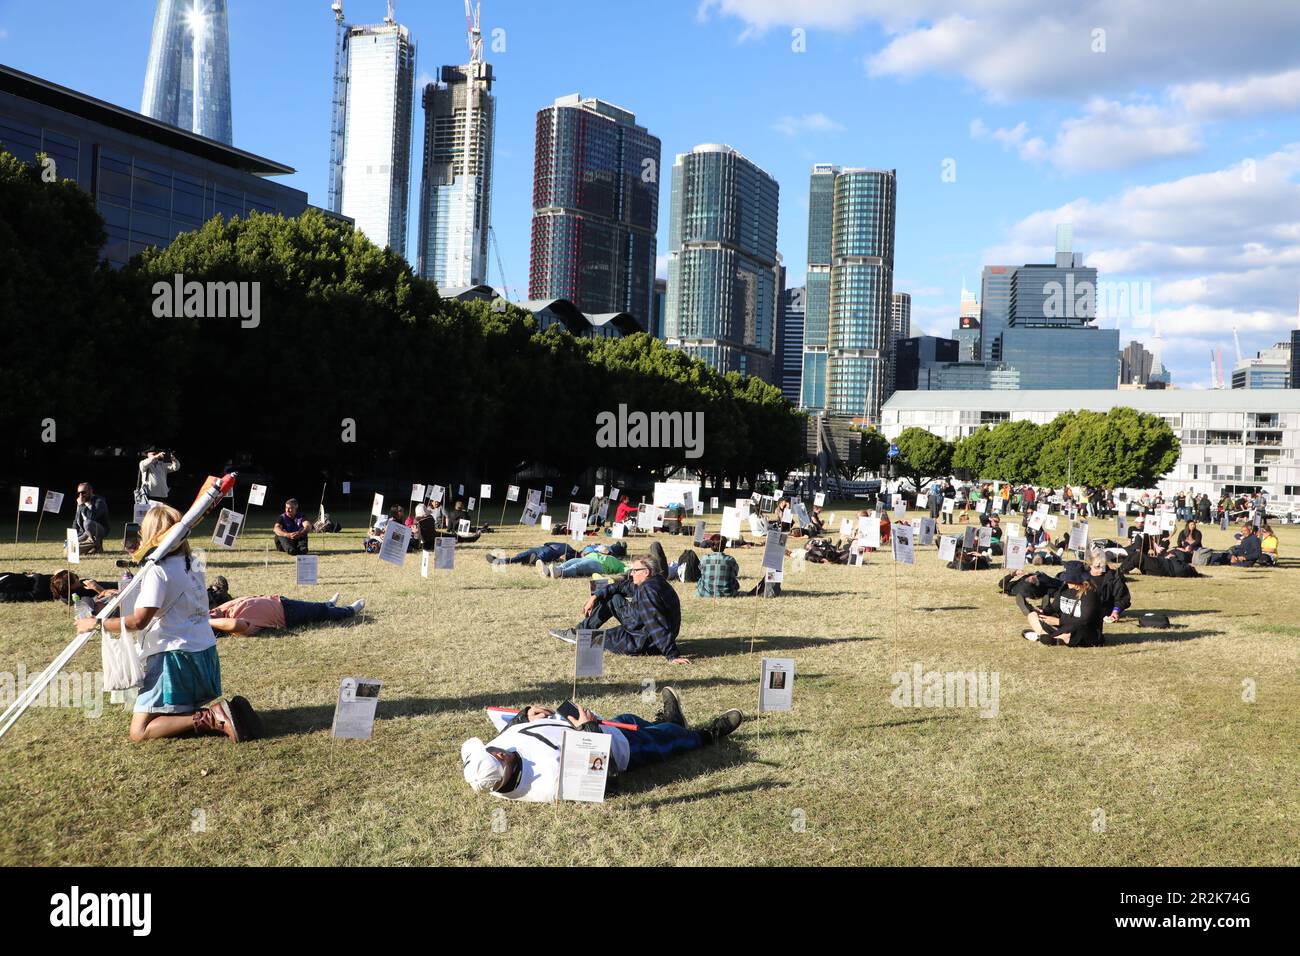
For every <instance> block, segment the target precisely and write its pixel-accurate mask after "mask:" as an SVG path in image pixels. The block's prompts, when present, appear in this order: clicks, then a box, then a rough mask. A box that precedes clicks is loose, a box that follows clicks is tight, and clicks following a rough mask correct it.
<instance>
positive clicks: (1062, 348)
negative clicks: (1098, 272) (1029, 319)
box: [1002, 326, 1119, 389]
mask: <svg viewBox="0 0 1300 956" xmlns="http://www.w3.org/2000/svg"><path fill="white" fill-rule="evenodd" d="M1002 360H1003V362H1004V363H1006V364H1007V365H1010V366H1013V367H1015V368H1016V369H1017V370H1019V373H1020V387H1021V388H1034V389H1038V388H1057V389H1064V388H1096V389H1102V388H1115V387H1116V385H1117V384H1118V382H1119V329H1097V328H1092V327H1083V328H1062V327H1057V328H1020V327H1019V326H1011V327H1010V328H1008V329H1006V330H1005V331H1003V333H1002Z"/></svg>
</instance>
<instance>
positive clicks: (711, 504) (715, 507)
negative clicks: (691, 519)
mask: <svg viewBox="0 0 1300 956" xmlns="http://www.w3.org/2000/svg"><path fill="white" fill-rule="evenodd" d="M709 507H710V508H711V509H713V510H714V511H717V510H718V499H717V498H710V499H709Z"/></svg>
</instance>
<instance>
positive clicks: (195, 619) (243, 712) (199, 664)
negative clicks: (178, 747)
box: [76, 505, 262, 743]
mask: <svg viewBox="0 0 1300 956" xmlns="http://www.w3.org/2000/svg"><path fill="white" fill-rule="evenodd" d="M180 520H181V513H180V512H179V511H177V510H176V509H175V508H171V507H168V506H167V505H155V506H154V507H152V508H150V509H149V512H148V513H147V514H146V515H145V516H144V520H143V521H141V522H140V540H141V541H143V542H144V543H143V544H142V545H141V547H140V549H139V550H138V551H137V552H136V553H135V560H136V561H142V560H144V558H145V557H146V556H147V555H148V554H149V552H151V551H152V550H153V549H154V548H156V547H158V545H159V544H160V543H161V542H162V540H163V538H164V537H166V535H167V532H168V531H169V530H170V529H171V528H172V527H173V526H174V525H175V524H177V522H179V521H180ZM141 574H142V576H143V578H144V580H143V581H141V583H140V586H139V589H138V590H137V592H136V599H135V610H133V611H132V612H131V613H130V614H127V615H126V616H124V617H116V618H106V619H105V620H103V621H100V620H98V619H96V618H94V617H83V618H78V619H77V625H76V626H77V630H78V632H81V633H85V632H87V631H93V630H94V629H95V628H97V627H99V626H100V625H101V624H102V625H103V627H104V630H105V631H106V632H109V633H117V634H120V633H121V632H122V628H123V626H125V627H126V628H127V629H128V630H129V631H131V632H132V633H135V634H140V635H141V637H142V638H143V644H144V653H145V654H146V655H148V656H147V657H146V659H145V666H144V686H143V687H141V688H140V692H139V694H138V695H137V696H136V699H135V712H134V713H133V714H132V716H131V739H132V740H135V741H141V740H155V739H157V738H159V737H175V736H178V735H180V734H187V733H195V734H200V735H208V734H221V735H224V736H226V737H228V738H229V739H230V740H233V741H234V742H235V743H242V742H243V741H245V740H252V739H254V738H256V737H259V736H261V733H262V721H261V719H260V718H259V717H258V716H257V713H256V712H255V711H254V710H253V708H252V705H251V704H249V703H248V701H247V700H245V699H244V698H243V697H233V698H231V700H230V701H229V703H227V702H226V700H225V699H224V698H222V696H221V662H220V660H218V658H217V640H216V637H215V636H214V635H213V633H212V628H211V627H209V626H208V592H207V586H206V583H205V581H204V579H203V572H202V571H200V570H198V569H197V568H194V567H193V565H192V563H191V559H190V543H189V542H188V541H182V542H181V543H180V544H179V545H177V547H176V549H175V550H174V551H172V553H171V554H169V555H168V556H167V557H165V558H164V559H163V560H161V561H159V562H157V563H155V564H152V565H149V566H148V567H147V568H146V569H145V570H144V571H142V572H141Z"/></svg>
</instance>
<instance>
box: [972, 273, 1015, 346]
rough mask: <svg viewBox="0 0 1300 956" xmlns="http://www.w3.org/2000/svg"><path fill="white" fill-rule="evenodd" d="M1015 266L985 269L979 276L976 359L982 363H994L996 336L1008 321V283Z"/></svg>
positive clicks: (1013, 276) (1009, 314)
mask: <svg viewBox="0 0 1300 956" xmlns="http://www.w3.org/2000/svg"><path fill="white" fill-rule="evenodd" d="M1015 275H1016V269H1015V266H985V267H984V272H983V274H982V275H981V277H980V298H979V318H980V323H979V324H980V353H979V355H977V356H976V358H977V359H980V360H982V361H985V362H993V361H997V360H998V359H999V358H1000V356H999V355H998V354H997V347H998V345H999V344H1000V342H999V340H998V339H999V336H1001V335H1002V330H1003V329H1005V328H1006V327H1007V325H1008V323H1009V322H1010V318H1011V282H1012V280H1013V279H1014V278H1015Z"/></svg>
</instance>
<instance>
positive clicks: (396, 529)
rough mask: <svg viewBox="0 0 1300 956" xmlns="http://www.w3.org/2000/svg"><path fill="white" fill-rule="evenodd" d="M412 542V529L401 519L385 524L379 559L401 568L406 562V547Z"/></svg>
mask: <svg viewBox="0 0 1300 956" xmlns="http://www.w3.org/2000/svg"><path fill="white" fill-rule="evenodd" d="M410 544H411V529H410V528H408V527H407V526H406V525H404V524H402V523H401V522H400V521H390V522H388V524H386V525H384V537H383V541H382V542H381V543H380V545H379V560H381V561H387V562H388V563H389V564H395V565H397V566H398V567H399V568H400V567H401V566H402V565H404V564H405V563H406V549H407V548H408V547H409V546H410Z"/></svg>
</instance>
